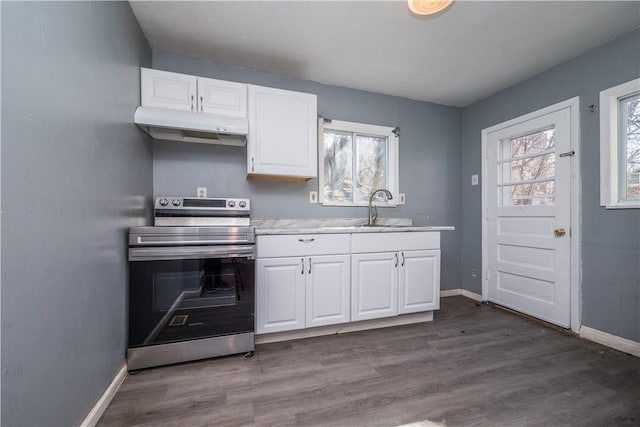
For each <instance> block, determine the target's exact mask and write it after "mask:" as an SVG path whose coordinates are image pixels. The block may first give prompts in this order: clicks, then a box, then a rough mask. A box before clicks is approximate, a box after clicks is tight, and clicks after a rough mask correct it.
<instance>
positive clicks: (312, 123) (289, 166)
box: [247, 85, 318, 179]
mask: <svg viewBox="0 0 640 427" xmlns="http://www.w3.org/2000/svg"><path fill="white" fill-rule="evenodd" d="M316 104H317V100H316V96H315V95H312V94H308V93H299V92H291V91H288V90H280V89H273V88H267V87H262V86H253V85H249V136H248V139H247V152H248V156H247V161H248V164H247V171H248V175H249V176H250V177H251V176H261V175H267V176H274V177H278V176H280V177H290V178H298V179H310V178H316V177H317V176H318V164H317V163H318V162H317V157H318V154H317V151H318V150H317V138H318V135H317V129H318V124H317V117H316V116H317V105H316Z"/></svg>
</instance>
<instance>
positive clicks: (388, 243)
mask: <svg viewBox="0 0 640 427" xmlns="http://www.w3.org/2000/svg"><path fill="white" fill-rule="evenodd" d="M421 249H440V232H439V231H418V232H400V233H358V234H355V233H354V234H353V235H352V237H351V252H352V253H354V254H357V253H367V252H395V251H411V250H421Z"/></svg>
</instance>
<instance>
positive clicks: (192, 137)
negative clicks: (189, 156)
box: [134, 106, 249, 147]
mask: <svg viewBox="0 0 640 427" xmlns="http://www.w3.org/2000/svg"><path fill="white" fill-rule="evenodd" d="M134 122H135V123H136V124H137V125H138V126H139V127H140V128H141V129H142V130H143V131H145V132H146V133H147V134H149V136H151V138H153V139H163V140H170V141H181V142H198V143H203V144H220V145H233V146H237V147H244V146H246V145H247V134H248V133H249V122H248V120H247V119H246V118H239V117H229V116H222V115H218V114H210V113H204V112H191V111H179V110H169V109H166V108H156V107H145V106H140V107H138V108H137V109H136V112H135V115H134Z"/></svg>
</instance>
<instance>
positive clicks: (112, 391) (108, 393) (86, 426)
mask: <svg viewBox="0 0 640 427" xmlns="http://www.w3.org/2000/svg"><path fill="white" fill-rule="evenodd" d="M125 378H127V364H126V363H124V364H123V365H122V368H120V370H119V371H118V373H117V374H116V376H115V377H114V378H113V380H112V381H111V384H109V387H107V389H106V390H105V391H104V393H103V394H102V397H100V399H98V401H97V402H96V404H95V405H94V406H93V408H91V411H89V413H88V414H87V417H86V418H85V419H84V421H82V424H80V427H95V425H96V424H98V421H100V417H102V414H104V411H105V410H106V409H107V406H109V403H111V401H112V400H113V398H114V397H115V395H116V393H117V392H118V390H119V389H120V386H121V385H122V383H123V382H124V380H125Z"/></svg>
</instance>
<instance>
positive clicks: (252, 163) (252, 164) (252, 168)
mask: <svg viewBox="0 0 640 427" xmlns="http://www.w3.org/2000/svg"><path fill="white" fill-rule="evenodd" d="M253 166H254V162H253V157H252V158H251V172H253V171H254V167H253Z"/></svg>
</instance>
